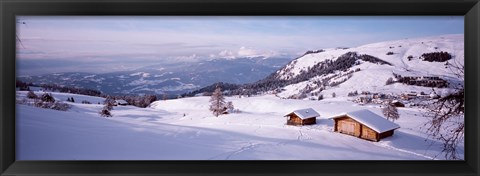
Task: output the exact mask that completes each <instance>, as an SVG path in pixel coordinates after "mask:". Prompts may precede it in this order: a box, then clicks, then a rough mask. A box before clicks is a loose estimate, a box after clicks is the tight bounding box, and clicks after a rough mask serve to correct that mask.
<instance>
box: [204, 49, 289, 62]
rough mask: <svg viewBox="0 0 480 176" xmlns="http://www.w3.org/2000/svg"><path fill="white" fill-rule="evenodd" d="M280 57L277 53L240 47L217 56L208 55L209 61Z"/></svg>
mask: <svg viewBox="0 0 480 176" xmlns="http://www.w3.org/2000/svg"><path fill="white" fill-rule="evenodd" d="M278 55H280V54H279V53H278V52H275V51H270V50H266V51H264V50H258V49H253V48H250V47H245V46H241V47H240V48H238V49H236V50H234V51H232V50H228V49H225V50H222V51H220V52H219V53H218V54H210V55H209V57H210V58H211V59H218V58H220V59H239V58H251V57H265V58H268V57H273V56H278Z"/></svg>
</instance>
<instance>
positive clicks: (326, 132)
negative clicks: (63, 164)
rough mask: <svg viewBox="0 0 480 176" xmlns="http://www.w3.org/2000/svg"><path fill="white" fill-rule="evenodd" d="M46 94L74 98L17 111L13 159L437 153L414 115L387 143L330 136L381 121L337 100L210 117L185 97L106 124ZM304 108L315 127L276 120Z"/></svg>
mask: <svg viewBox="0 0 480 176" xmlns="http://www.w3.org/2000/svg"><path fill="white" fill-rule="evenodd" d="M52 94H53V96H54V97H55V98H57V99H62V97H63V98H64V99H66V98H67V97H74V99H75V101H76V103H70V102H68V103H69V104H71V105H72V106H73V107H72V109H71V110H69V111H66V112H63V111H54V110H50V109H41V108H36V107H31V106H26V105H17V124H18V125H17V159H19V160H425V159H427V160H429V159H432V158H434V157H435V156H436V155H438V153H439V152H440V145H439V143H438V142H433V145H431V142H432V141H429V140H427V141H425V137H426V135H425V134H424V133H423V132H422V130H421V129H420V127H421V126H422V124H423V123H424V122H425V118H424V117H422V116H421V115H420V112H419V110H417V109H410V108H400V109H399V111H400V114H401V118H400V119H399V120H398V121H397V122H396V123H398V124H399V125H400V126H401V128H400V129H399V130H397V131H395V134H394V136H392V137H389V138H385V139H383V140H382V141H380V142H370V141H366V140H362V139H359V138H356V137H353V136H348V135H344V134H339V133H335V132H332V126H333V121H332V120H328V119H327V118H328V117H330V116H333V115H335V114H339V113H341V112H344V111H352V110H359V109H364V108H366V109H369V110H371V111H373V112H375V113H377V114H380V115H381V113H380V109H379V108H378V107H377V106H374V105H370V106H359V105H357V104H354V103H351V102H348V101H344V100H342V99H332V100H325V101H307V100H288V99H280V98H278V97H275V96H260V97H249V98H237V97H226V101H232V102H233V104H234V105H235V108H238V109H240V110H241V111H242V112H241V113H238V114H228V115H222V116H219V117H215V116H213V115H212V113H211V112H209V111H208V105H209V103H208V101H209V99H210V97H192V98H183V99H175V100H167V101H163V100H160V101H156V102H154V103H152V104H151V106H150V107H148V108H137V107H133V106H115V107H114V109H113V110H112V114H113V117H111V118H103V117H100V116H99V115H98V111H100V109H101V108H102V105H97V104H80V103H79V102H80V101H81V98H82V97H83V96H80V95H74V94H64V93H52ZM25 95H26V92H22V91H19V92H17V97H22V96H25ZM84 98H85V99H86V100H92V101H94V100H97V101H98V100H101V99H99V98H96V97H88V96H86V97H84ZM92 103H93V102H92ZM308 107H311V108H313V109H315V110H316V111H317V112H319V113H320V115H321V117H318V118H317V124H315V125H310V126H302V127H297V126H287V125H285V122H286V118H285V117H283V115H285V114H286V113H288V112H290V111H293V110H295V109H302V108H308ZM462 147H463V146H462ZM462 152H463V151H462ZM436 159H442V158H441V156H439V157H437V158H436Z"/></svg>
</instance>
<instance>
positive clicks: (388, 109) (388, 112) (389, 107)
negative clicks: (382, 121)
mask: <svg viewBox="0 0 480 176" xmlns="http://www.w3.org/2000/svg"><path fill="white" fill-rule="evenodd" d="M382 113H383V115H385V117H387V120H392V121H395V120H398V119H399V118H400V115H399V114H398V109H397V107H395V106H394V105H393V104H392V103H391V102H388V103H386V104H385V107H383V108H382Z"/></svg>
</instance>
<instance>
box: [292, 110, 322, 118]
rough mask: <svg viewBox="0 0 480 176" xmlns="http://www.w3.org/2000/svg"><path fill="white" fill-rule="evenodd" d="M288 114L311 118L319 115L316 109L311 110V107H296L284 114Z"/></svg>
mask: <svg viewBox="0 0 480 176" xmlns="http://www.w3.org/2000/svg"><path fill="white" fill-rule="evenodd" d="M290 114H295V115H297V116H298V117H300V118H301V119H308V118H313V117H319V116H320V114H318V112H317V111H315V110H313V109H312V108H307V109H298V110H295V111H293V112H290V113H288V114H285V116H289V115H290Z"/></svg>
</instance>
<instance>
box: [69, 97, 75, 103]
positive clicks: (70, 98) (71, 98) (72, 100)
mask: <svg viewBox="0 0 480 176" xmlns="http://www.w3.org/2000/svg"><path fill="white" fill-rule="evenodd" d="M67 101H68V102H72V103H75V99H73V97H68V98H67Z"/></svg>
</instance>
